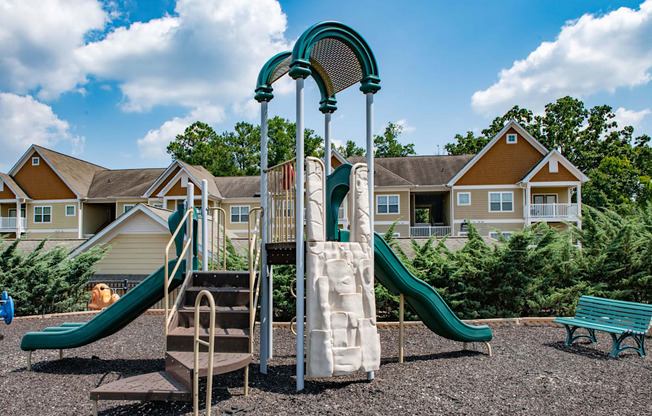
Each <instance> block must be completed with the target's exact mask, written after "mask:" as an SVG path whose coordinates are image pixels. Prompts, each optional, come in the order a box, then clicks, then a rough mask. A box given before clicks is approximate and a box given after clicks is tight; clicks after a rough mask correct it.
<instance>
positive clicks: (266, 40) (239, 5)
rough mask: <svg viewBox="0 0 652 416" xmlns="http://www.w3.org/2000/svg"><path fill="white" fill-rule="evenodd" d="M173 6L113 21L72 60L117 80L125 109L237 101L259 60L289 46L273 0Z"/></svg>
mask: <svg viewBox="0 0 652 416" xmlns="http://www.w3.org/2000/svg"><path fill="white" fill-rule="evenodd" d="M175 12H176V15H174V16H164V17H162V18H160V19H153V20H151V21H149V22H145V23H140V22H138V23H133V24H132V25H131V26H129V27H128V28H127V27H121V28H117V29H115V30H114V31H113V32H111V33H109V34H108V35H107V36H106V38H105V39H103V40H101V41H98V42H93V43H90V44H88V45H86V46H84V47H82V48H80V49H79V50H78V51H77V52H76V60H77V62H79V64H80V66H81V67H83V68H84V69H85V70H86V71H87V72H88V73H92V74H94V75H96V76H98V77H100V78H104V79H110V80H116V81H118V84H119V87H120V89H121V91H122V92H123V94H124V96H125V103H124V109H125V110H127V111H147V110H149V109H150V108H152V107H153V106H156V105H168V104H170V105H182V106H184V107H188V108H194V107H196V106H199V105H201V103H204V102H209V103H210V104H211V105H220V106H222V107H231V106H233V105H234V103H236V102H239V101H242V103H241V104H240V105H241V107H242V108H245V107H246V103H245V101H246V100H247V99H249V98H250V97H251V96H253V90H254V87H255V85H254V83H253V81H252V80H255V79H256V76H257V75H258V71H259V70H260V68H261V66H262V65H263V63H264V62H265V61H266V60H267V59H268V58H269V57H270V56H272V55H274V54H275V53H277V52H280V51H282V50H285V49H288V48H289V43H288V42H287V41H286V40H285V38H284V37H283V33H284V31H285V29H286V26H287V22H286V17H285V15H284V14H283V13H282V11H281V7H280V5H279V4H278V3H277V2H276V1H273V0H251V1H246V2H234V1H227V0H222V1H215V0H197V1H190V0H179V1H178V2H177V5H176V8H175Z"/></svg>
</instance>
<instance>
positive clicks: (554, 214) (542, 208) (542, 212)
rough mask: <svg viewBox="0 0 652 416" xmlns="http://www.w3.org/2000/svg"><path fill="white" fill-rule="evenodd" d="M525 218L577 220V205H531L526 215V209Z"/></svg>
mask: <svg viewBox="0 0 652 416" xmlns="http://www.w3.org/2000/svg"><path fill="white" fill-rule="evenodd" d="M525 209H526V216H529V217H530V218H541V219H551V218H560V219H577V218H578V216H579V215H578V213H579V208H578V206H577V204H532V205H530V212H529V215H528V212H527V207H526V208H525Z"/></svg>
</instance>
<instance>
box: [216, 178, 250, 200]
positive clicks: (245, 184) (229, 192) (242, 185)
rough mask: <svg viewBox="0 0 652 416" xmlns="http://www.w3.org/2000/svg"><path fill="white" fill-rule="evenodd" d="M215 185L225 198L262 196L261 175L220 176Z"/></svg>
mask: <svg viewBox="0 0 652 416" xmlns="http://www.w3.org/2000/svg"><path fill="white" fill-rule="evenodd" d="M215 185H216V186H217V187H218V188H219V189H220V193H221V195H222V197H224V198H254V197H256V198H257V197H260V176H220V177H216V178H215Z"/></svg>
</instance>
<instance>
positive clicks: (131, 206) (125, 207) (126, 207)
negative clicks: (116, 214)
mask: <svg viewBox="0 0 652 416" xmlns="http://www.w3.org/2000/svg"><path fill="white" fill-rule="evenodd" d="M135 206H136V205H134V204H130V205H125V206H124V210H123V211H122V212H123V213H127V211H129V210H130V209H132V208H133V207H135Z"/></svg>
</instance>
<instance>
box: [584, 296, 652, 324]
mask: <svg viewBox="0 0 652 416" xmlns="http://www.w3.org/2000/svg"><path fill="white" fill-rule="evenodd" d="M575 317H576V318H583V319H589V320H591V321H596V322H598V323H604V324H607V325H617V326H620V327H625V328H629V329H631V330H632V331H637V332H647V331H648V330H649V329H650V324H651V323H652V305H647V304H644V303H636V302H625V301H622V300H612V299H605V298H598V297H595V296H582V297H581V298H580V300H579V301H578V302H577V312H576V313H575Z"/></svg>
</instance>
